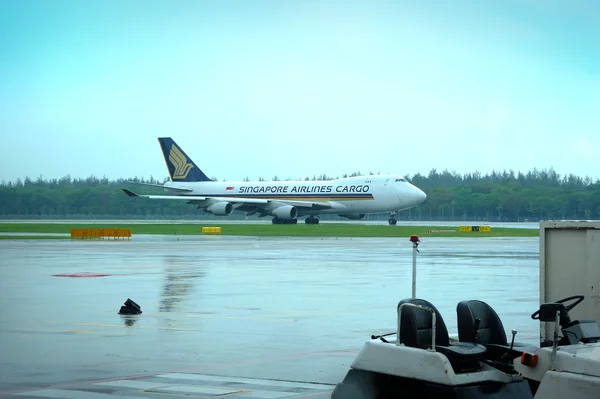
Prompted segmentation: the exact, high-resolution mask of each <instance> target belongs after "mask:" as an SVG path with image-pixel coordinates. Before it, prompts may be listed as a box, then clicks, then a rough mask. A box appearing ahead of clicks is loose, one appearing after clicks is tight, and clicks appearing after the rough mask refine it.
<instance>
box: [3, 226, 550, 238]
mask: <svg viewBox="0 0 600 399" xmlns="http://www.w3.org/2000/svg"><path fill="white" fill-rule="evenodd" d="M203 226H206V227H212V226H220V227H221V235H230V236H271V237H277V236H282V237H408V236H411V235H418V236H422V237H538V236H539V230H538V229H520V228H502V227H492V229H491V232H487V233H483V232H459V231H458V227H449V226H401V225H396V226H388V225H374V226H373V225H362V224H329V223H327V224H319V225H306V224H304V223H302V224H296V225H272V224H249V223H240V224H223V225H219V224H213V223H207V224H204V225H203V224H126V223H125V224H94V223H90V224H77V223H75V224H59V223H39V224H38V223H0V233H2V232H5V233H9V232H10V233H67V234H68V233H69V232H70V229H71V228H72V227H73V228H86V227H89V228H102V227H113V228H114V227H121V228H130V229H131V230H132V234H133V235H134V236H135V235H136V234H165V235H193V234H198V235H199V234H202V227H203ZM436 230H444V232H436ZM448 231H451V232H448ZM11 238H13V237H11ZM44 238H46V237H44ZM54 238H62V237H54Z"/></svg>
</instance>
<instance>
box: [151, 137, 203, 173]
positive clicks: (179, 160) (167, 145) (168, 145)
mask: <svg viewBox="0 0 600 399" xmlns="http://www.w3.org/2000/svg"><path fill="white" fill-rule="evenodd" d="M158 142H159V143H160V148H161V150H162V153H163V156H164V157H165V162H166V164H167V169H169V176H170V177H171V181H180V182H198V181H212V179H209V178H208V176H206V175H205V174H204V172H202V170H201V169H200V168H199V167H198V166H197V165H196V164H195V163H194V161H192V159H191V158H190V157H188V156H187V155H186V154H185V152H183V150H182V149H181V148H179V146H178V145H177V144H176V143H175V141H173V139H172V138H170V137H159V138H158Z"/></svg>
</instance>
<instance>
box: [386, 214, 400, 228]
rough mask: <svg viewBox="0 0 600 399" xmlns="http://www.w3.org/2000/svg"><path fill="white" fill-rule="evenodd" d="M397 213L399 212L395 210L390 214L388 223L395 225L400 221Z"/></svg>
mask: <svg viewBox="0 0 600 399" xmlns="http://www.w3.org/2000/svg"><path fill="white" fill-rule="evenodd" d="M397 214H398V212H394V213H392V214H391V215H390V218H389V219H388V223H389V224H390V226H394V225H395V224H396V223H398V220H396V215H397Z"/></svg>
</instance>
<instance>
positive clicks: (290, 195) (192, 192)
mask: <svg viewBox="0 0 600 399" xmlns="http://www.w3.org/2000/svg"><path fill="white" fill-rule="evenodd" d="M158 141H159V143H160V147H161V149H162V152H163V155H164V157H165V162H166V163H167V168H168V170H169V176H170V178H171V181H169V182H166V183H165V184H164V185H156V184H146V183H144V184H145V185H151V186H155V187H161V188H163V189H164V190H165V191H167V192H170V193H172V195H138V194H135V193H133V192H132V191H130V190H127V189H122V190H123V191H124V192H125V194H127V195H128V196H130V197H146V198H150V199H157V200H179V201H187V203H188V204H194V205H196V206H197V207H198V208H201V209H203V210H204V211H205V212H208V213H211V214H213V215H215V216H229V215H231V213H232V212H233V211H236V212H244V213H246V215H255V214H256V215H258V216H259V217H265V216H272V217H273V224H296V223H298V218H299V217H303V216H306V219H305V223H306V224H318V223H319V219H318V215H323V214H336V215H339V216H341V217H345V218H347V219H351V220H362V219H364V218H365V216H366V215H367V214H369V213H383V212H390V213H391V214H392V216H390V219H389V223H390V224H396V222H397V221H396V218H395V217H394V214H395V213H396V212H398V211H401V210H405V209H409V208H412V207H414V206H416V205H418V204H420V203H421V202H423V201H425V199H426V198H427V196H426V195H425V193H424V192H423V191H421V190H420V189H419V188H417V187H415V186H414V185H412V184H411V183H409V182H408V181H407V180H406V179H405V178H404V177H402V176H399V175H371V176H357V177H349V178H343V179H335V180H319V181H302V180H298V181H270V182H269V181H244V182H218V181H214V180H212V179H210V178H208V177H207V176H206V174H204V172H202V170H201V169H200V168H199V167H198V166H197V165H196V164H195V163H194V162H193V161H192V160H191V159H190V158H189V157H188V156H187V155H186V153H185V152H183V150H182V149H181V148H180V147H179V146H178V145H177V144H176V143H175V142H174V141H173V140H172V139H171V138H170V137H164V138H159V139H158ZM138 184H140V183H138Z"/></svg>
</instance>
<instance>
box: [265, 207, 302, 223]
mask: <svg viewBox="0 0 600 399" xmlns="http://www.w3.org/2000/svg"><path fill="white" fill-rule="evenodd" d="M271 213H272V214H273V216H275V217H276V218H278V219H282V220H290V219H296V217H297V216H298V210H297V209H296V207H295V206H291V205H283V206H280V207H279V208H275V209H273V210H272V211H271Z"/></svg>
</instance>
